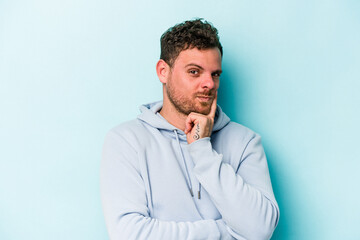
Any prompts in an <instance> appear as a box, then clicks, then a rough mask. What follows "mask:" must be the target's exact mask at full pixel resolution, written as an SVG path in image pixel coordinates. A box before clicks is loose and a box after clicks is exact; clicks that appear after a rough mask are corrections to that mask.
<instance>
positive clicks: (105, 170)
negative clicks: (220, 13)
mask: <svg viewBox="0 0 360 240" xmlns="http://www.w3.org/2000/svg"><path fill="white" fill-rule="evenodd" d="M120 144H121V145H122V146H124V145H126V146H125V147H126V148H128V149H129V151H127V152H124V151H123V150H120V149H118V148H115V147H114V146H119V145H120ZM189 151H190V154H191V156H192V158H193V160H194V163H195V166H194V173H195V175H196V177H197V178H198V180H199V182H200V183H201V184H202V186H203V187H204V188H205V190H206V191H207V192H208V193H209V195H210V197H211V198H212V201H213V202H214V204H215V206H216V207H217V209H218V210H219V212H220V213H221V215H222V219H220V220H199V221H195V222H175V221H160V220H158V219H155V218H152V217H150V214H149V209H148V207H147V198H146V195H145V186H144V181H143V179H142V176H141V174H140V170H139V169H140V167H139V166H138V165H137V161H134V160H135V159H137V153H136V151H135V149H132V147H131V146H130V145H129V144H128V143H127V142H126V141H125V140H124V139H122V138H121V137H120V136H118V135H117V134H116V133H110V134H109V135H108V137H107V138H106V141H105V145H104V151H103V160H102V166H101V194H102V202H103V210H104V214H105V219H106V223H107V227H108V231H109V235H110V238H111V239H112V240H115V239H269V238H270V237H271V235H272V232H273V230H274V229H275V227H276V225H277V222H278V218H279V211H278V207H277V204H276V201H275V199H274V196H273V194H272V189H271V183H270V178H269V173H268V168H267V162H266V158H265V155H264V152H263V148H262V145H261V142H260V137H259V136H256V135H255V136H254V137H253V138H252V139H251V140H250V141H249V143H248V145H247V147H246V148H245V150H244V152H243V154H242V157H241V166H240V167H239V168H238V169H235V168H234V167H233V166H231V165H229V164H227V163H224V162H223V159H222V155H221V154H218V153H216V151H214V150H213V148H212V146H211V142H210V138H208V137H205V138H202V139H200V140H198V141H196V142H194V143H192V144H190V148H189ZM119 169H121V172H118V170H119Z"/></svg>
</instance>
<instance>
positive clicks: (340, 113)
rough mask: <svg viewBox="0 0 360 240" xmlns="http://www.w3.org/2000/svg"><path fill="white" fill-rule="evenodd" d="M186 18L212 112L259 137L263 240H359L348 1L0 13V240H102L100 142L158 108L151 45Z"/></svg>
mask: <svg viewBox="0 0 360 240" xmlns="http://www.w3.org/2000/svg"><path fill="white" fill-rule="evenodd" d="M194 17H203V18H205V19H207V20H208V21H210V22H212V23H213V24H214V25H215V27H217V28H218V30H219V34H220V39H221V42H222V44H223V46H224V58H223V71H224V74H223V76H222V79H221V84H220V94H219V104H220V105H221V106H222V108H223V110H224V111H225V112H226V113H227V114H228V115H229V116H230V117H231V119H232V120H233V121H236V122H239V123H241V124H243V125H245V126H247V127H249V128H251V129H253V130H254V131H256V132H257V133H259V134H260V135H261V136H262V140H263V144H264V147H265V151H266V154H267V156H268V163H269V168H270V173H271V178H272V184H273V188H274V192H275V196H276V198H277V200H278V203H279V206H280V210H281V216H280V223H279V225H278V227H277V229H276V231H275V233H274V235H273V238H272V239H281V240H285V239H286V240H288V239H299V240H302V239H360V233H359V224H360V204H359V197H360V191H359V189H360V188H359V187H358V185H359V182H360V175H359V174H358V172H359V170H360V163H359V160H360V158H359V148H360V147H359V133H360V131H359V130H360V128H359V122H360V113H359V105H360V104H359V103H360V96H359V91H360V1H356V0H338V1H336V0H327V1H325V0H324V1H309V0H305V1H300V0H299V1H286V0H283V1H281V0H273V1H262V0H259V1H244V0H236V1H235V0H233V1H230V0H223V1H213V0H208V1H195V0H183V1H170V0H166V1H165V0H162V1H145V0H134V1H119V0H108V1H100V0H52V1H49V0H30V1H25V0H0V239H2V240H19V239H31V240H32V239H34V240H49V239H51V240H63V239H74V240H80V239H84V240H85V239H86V240H95V239H96V240H98V239H108V236H107V232H106V227H105V223H104V219H103V215H102V209H101V202H100V195H99V166H100V160H101V151H102V144H103V140H104V136H105V134H106V132H107V131H108V130H109V129H110V128H112V127H114V126H115V125H117V124H119V123H121V122H124V121H127V120H130V119H133V118H135V117H136V116H137V115H138V114H139V110H138V107H139V105H140V104H143V103H148V102H152V101H156V100H160V99H161V98H162V91H161V84H160V82H159V80H158V79H157V76H156V72H155V64H156V62H157V60H158V58H159V55H160V45H159V38H160V36H161V34H162V33H163V32H164V31H165V30H166V29H167V28H169V27H170V26H173V25H174V24H176V23H179V22H182V21H184V20H187V19H193V18H194ZM239 204H241V202H240V203H239Z"/></svg>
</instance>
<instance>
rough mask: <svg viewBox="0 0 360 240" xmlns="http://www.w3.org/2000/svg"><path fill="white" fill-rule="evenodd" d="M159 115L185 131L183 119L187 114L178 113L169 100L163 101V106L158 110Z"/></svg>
mask: <svg viewBox="0 0 360 240" xmlns="http://www.w3.org/2000/svg"><path fill="white" fill-rule="evenodd" d="M160 114H161V116H163V118H165V119H166V121H168V122H169V123H170V124H171V125H173V126H174V127H176V128H178V129H180V130H182V131H185V120H186V118H187V116H186V115H185V114H182V113H179V112H178V111H177V110H176V109H175V107H174V106H172V104H171V103H170V102H169V101H165V99H164V101H163V107H162V109H161V110H160Z"/></svg>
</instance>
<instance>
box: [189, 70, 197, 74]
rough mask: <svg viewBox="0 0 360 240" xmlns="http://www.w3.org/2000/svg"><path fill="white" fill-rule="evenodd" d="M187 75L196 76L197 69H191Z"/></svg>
mask: <svg viewBox="0 0 360 240" xmlns="http://www.w3.org/2000/svg"><path fill="white" fill-rule="evenodd" d="M189 73H190V74H192V75H198V74H199V71H198V70H197V69H191V70H189Z"/></svg>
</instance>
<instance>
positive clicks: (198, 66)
mask: <svg viewBox="0 0 360 240" xmlns="http://www.w3.org/2000/svg"><path fill="white" fill-rule="evenodd" d="M190 66H193V67H197V68H200V69H201V70H204V68H203V67H201V66H200V65H197V64H195V63H189V64H187V65H186V66H185V67H190ZM213 73H219V74H220V73H222V70H221V69H219V70H215V71H214V72H213Z"/></svg>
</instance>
